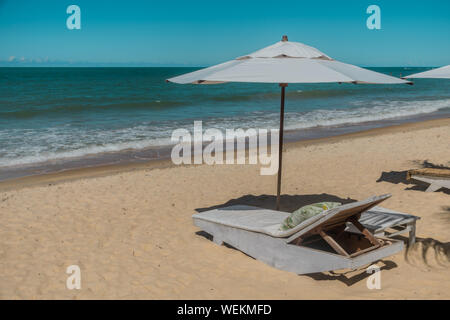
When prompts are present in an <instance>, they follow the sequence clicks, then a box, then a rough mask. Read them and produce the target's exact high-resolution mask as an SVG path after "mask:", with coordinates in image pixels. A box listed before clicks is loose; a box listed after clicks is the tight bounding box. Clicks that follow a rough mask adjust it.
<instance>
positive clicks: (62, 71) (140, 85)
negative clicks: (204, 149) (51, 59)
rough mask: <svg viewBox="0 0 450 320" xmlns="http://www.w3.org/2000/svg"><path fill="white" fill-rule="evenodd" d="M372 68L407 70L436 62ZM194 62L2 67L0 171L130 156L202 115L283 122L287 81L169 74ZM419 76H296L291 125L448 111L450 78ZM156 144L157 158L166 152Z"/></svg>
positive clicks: (221, 122) (289, 103) (164, 141)
mask: <svg viewBox="0 0 450 320" xmlns="http://www.w3.org/2000/svg"><path fill="white" fill-rule="evenodd" d="M371 69H373V70H375V71H378V72H383V73H386V74H392V75H394V76H400V75H402V76H405V75H408V74H412V73H416V72H421V71H425V70H428V69H430V68H429V67H426V68H406V67H397V68H371ZM194 70H197V68H0V179H5V178H9V177H13V176H17V172H18V171H20V170H21V168H31V167H41V168H44V167H49V165H53V166H56V167H55V168H58V169H61V168H64V163H68V162H70V161H72V162H73V161H75V160H76V161H81V160H82V159H89V158H95V159H96V161H94V162H93V164H99V163H104V162H105V161H106V162H107V161H112V160H111V159H114V161H115V162H120V161H122V160H123V161H126V159H127V157H123V156H121V157H117V156H112V155H114V154H116V155H117V154H120V155H123V154H124V152H130V153H131V154H132V153H133V152H134V154H135V157H136V158H139V150H161V148H162V147H164V146H166V147H167V146H168V145H170V144H171V141H170V137H171V134H172V131H173V130H174V129H177V128H186V129H188V130H192V127H193V122H194V120H203V128H204V129H207V128H209V127H214V128H219V129H225V128H234V129H236V128H243V129H246V128H269V129H270V128H277V127H278V123H279V118H278V117H279V99H280V90H279V87H278V86H277V85H275V84H243V83H229V84H220V85H203V86H201V85H177V84H173V83H166V82H165V79H167V78H170V77H173V76H175V75H180V74H183V73H186V72H190V71H194ZM414 82H415V84H414V85H413V86H409V85H354V84H297V85H289V87H288V88H287V91H286V99H287V100H286V120H285V121H286V124H285V128H286V129H287V130H294V131H296V132H297V135H296V136H297V137H298V138H299V139H301V138H302V132H304V133H305V134H304V137H309V136H308V134H307V133H308V132H309V131H310V130H312V129H314V130H316V131H317V130H319V131H320V130H321V129H323V130H322V131H323V132H327V131H330V129H331V128H337V129H339V128H351V127H358V126H361V124H364V126H365V127H370V126H371V125H370V124H371V123H373V124H375V123H376V124H377V125H378V126H379V124H380V123H383V122H386V123H388V122H389V121H392V120H395V121H400V122H401V121H403V120H405V121H406V120H408V119H409V120H411V119H414V118H417V117H423V116H431V117H448V116H449V114H450V81H445V80H433V79H417V80H415V81H414ZM302 130H303V131H302ZM152 148H153V149H152ZM151 154H152V156H151V157H149V158H158V157H160V156H161V154H159V153H158V152H153V153H151ZM98 155H102V157H98ZM144 158H145V157H144ZM80 159H81V160H80ZM102 159H103V161H102ZM108 159H109V160H108ZM128 160H129V159H128ZM11 172H15V173H14V174H12V173H11ZM30 172H32V173H36V172H38V171H28V173H30Z"/></svg>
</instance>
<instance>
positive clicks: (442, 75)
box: [405, 65, 450, 79]
mask: <svg viewBox="0 0 450 320" xmlns="http://www.w3.org/2000/svg"><path fill="white" fill-rule="evenodd" d="M405 78H411V79H412V78H437V79H450V65H448V66H445V67H441V68H437V69H433V70H429V71H425V72H420V73H415V74H412V75H409V76H406V77H405Z"/></svg>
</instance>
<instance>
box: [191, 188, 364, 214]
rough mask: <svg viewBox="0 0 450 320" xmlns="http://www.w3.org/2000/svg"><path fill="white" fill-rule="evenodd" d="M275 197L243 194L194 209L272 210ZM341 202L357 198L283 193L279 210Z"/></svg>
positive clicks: (293, 209) (290, 210)
mask: <svg viewBox="0 0 450 320" xmlns="http://www.w3.org/2000/svg"><path fill="white" fill-rule="evenodd" d="M276 199H277V197H276V196H274V195H267V194H263V195H259V196H256V195H250V194H248V195H245V196H242V197H239V198H236V199H231V200H229V201H227V202H225V203H221V204H215V205H212V206H210V207H206V208H197V209H195V210H196V211H197V212H203V211H208V210H213V209H218V208H223V207H228V206H233V205H247V206H254V207H259V208H264V209H270V210H274V209H275V205H276ZM324 201H327V202H328V201H331V202H341V203H342V204H346V203H350V202H355V201H357V200H355V199H351V198H346V199H344V198H340V197H338V196H335V195H332V194H327V193H322V194H305V195H288V194H283V195H281V197H280V211H285V212H293V211H295V210H297V209H298V208H300V207H303V206H306V205H308V204H312V203H316V202H324Z"/></svg>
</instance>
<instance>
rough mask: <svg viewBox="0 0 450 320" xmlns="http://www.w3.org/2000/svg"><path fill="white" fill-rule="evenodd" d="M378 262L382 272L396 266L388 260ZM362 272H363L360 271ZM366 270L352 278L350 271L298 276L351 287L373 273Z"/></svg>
mask: <svg viewBox="0 0 450 320" xmlns="http://www.w3.org/2000/svg"><path fill="white" fill-rule="evenodd" d="M378 262H381V263H383V266H381V267H379V268H380V271H382V270H391V269H394V268H396V267H397V264H396V263H395V262H393V261H390V260H380V261H378ZM375 263H377V262H373V263H372V264H371V265H373V264H375ZM362 270H364V271H362ZM366 270H367V269H360V271H361V272H359V273H358V274H355V275H353V276H349V275H350V274H351V273H354V272H355V271H354V270H350V271H347V272H344V273H336V272H333V271H330V272H328V273H324V272H318V273H309V274H302V275H299V276H302V277H309V278H311V279H313V280H317V281H324V280H326V281H330V280H333V281H340V282H342V283H343V284H345V285H346V286H347V287H351V286H353V285H354V284H356V283H358V282H360V281H363V280H365V279H366V278H368V277H370V275H371V274H373V273H368V272H367V271H366Z"/></svg>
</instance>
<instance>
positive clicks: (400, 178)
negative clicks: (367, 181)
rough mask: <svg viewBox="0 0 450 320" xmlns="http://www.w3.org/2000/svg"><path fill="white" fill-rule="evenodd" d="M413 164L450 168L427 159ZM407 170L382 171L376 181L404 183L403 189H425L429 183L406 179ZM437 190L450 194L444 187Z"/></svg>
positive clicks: (422, 166)
mask: <svg viewBox="0 0 450 320" xmlns="http://www.w3.org/2000/svg"><path fill="white" fill-rule="evenodd" d="M414 163H415V164H417V165H419V166H420V167H421V168H434V169H450V167H447V166H445V165H437V164H433V163H431V162H429V161H427V160H424V161H414ZM407 174H408V171H406V170H405V171H390V172H386V171H383V172H382V173H381V176H380V177H379V178H378V180H377V182H389V183H393V184H400V183H401V184H404V185H407V186H408V187H406V188H405V190H416V191H425V190H426V189H427V188H428V187H429V184H428V183H425V182H422V181H418V180H407V179H406V177H407ZM437 192H443V193H445V194H450V190H447V189H445V188H441V189H440V190H438V191H437Z"/></svg>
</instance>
